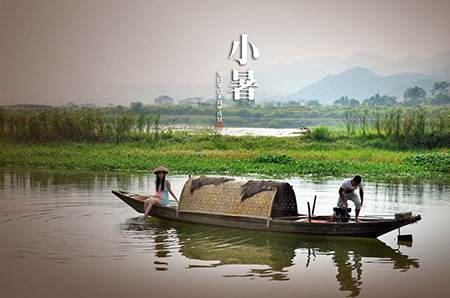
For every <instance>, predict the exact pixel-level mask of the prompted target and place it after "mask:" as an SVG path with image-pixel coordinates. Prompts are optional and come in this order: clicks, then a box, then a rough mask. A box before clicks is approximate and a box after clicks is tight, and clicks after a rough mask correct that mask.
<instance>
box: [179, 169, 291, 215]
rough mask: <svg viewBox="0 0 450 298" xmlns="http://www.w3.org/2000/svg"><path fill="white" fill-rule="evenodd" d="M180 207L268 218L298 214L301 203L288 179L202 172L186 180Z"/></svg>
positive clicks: (193, 210) (205, 211) (188, 209)
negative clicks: (246, 178) (221, 175)
mask: <svg viewBox="0 0 450 298" xmlns="http://www.w3.org/2000/svg"><path fill="white" fill-rule="evenodd" d="M286 193H289V195H286ZM285 197H286V198H285ZM274 207H276V209H277V210H273V209H274ZM280 208H281V209H280ZM282 209H286V210H284V211H283V210H282ZM294 209H295V210H294ZM178 210H179V211H180V212H197V213H209V214H221V215H232V216H246V217H256V218H265V219H266V218H268V217H271V216H273V214H274V213H276V215H277V216H283V215H292V214H294V213H295V214H296V213H297V205H296V201H295V194H294V192H293V190H292V188H291V186H290V185H289V184H288V183H281V182H274V181H263V180H260V181H254V180H250V181H241V180H239V181H238V180H234V179H230V178H223V177H220V178H213V177H205V176H201V177H196V178H190V179H189V180H188V181H187V182H186V184H185V185H184V188H183V191H182V193H181V198H180V204H179V209H178ZM280 210H281V211H280Z"/></svg>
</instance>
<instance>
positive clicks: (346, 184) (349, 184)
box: [341, 179, 363, 192]
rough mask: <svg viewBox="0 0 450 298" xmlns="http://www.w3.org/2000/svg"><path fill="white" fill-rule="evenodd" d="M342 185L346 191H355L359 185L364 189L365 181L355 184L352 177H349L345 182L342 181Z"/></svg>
mask: <svg viewBox="0 0 450 298" xmlns="http://www.w3.org/2000/svg"><path fill="white" fill-rule="evenodd" d="M341 187H342V189H343V190H344V191H346V192H350V191H354V190H355V189H357V188H358V187H359V189H361V190H363V183H362V181H361V183H360V184H359V185H358V186H353V185H352V179H347V180H344V182H342V185H341Z"/></svg>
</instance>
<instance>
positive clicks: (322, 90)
mask: <svg viewBox="0 0 450 298" xmlns="http://www.w3.org/2000/svg"><path fill="white" fill-rule="evenodd" d="M432 85H433V80H432V77H431V76H427V75H424V74H417V73H401V74H396V75H391V76H380V75H377V74H375V73H373V72H371V71H370V70H368V69H365V68H362V67H356V68H353V69H350V70H347V71H344V72H342V73H339V74H336V75H329V76H327V77H325V78H323V79H321V80H319V81H318V82H316V83H313V84H311V85H309V86H307V87H304V88H302V89H300V90H299V91H297V92H295V93H293V94H292V95H290V96H289V98H290V99H293V100H299V101H307V100H314V99H317V100H320V101H321V102H328V103H331V102H333V101H334V100H336V99H338V98H340V97H341V96H348V97H350V98H352V97H353V98H356V99H358V100H360V101H361V100H364V99H366V98H369V97H370V96H372V95H374V94H376V93H379V94H383V95H393V96H397V97H402V95H403V92H404V91H405V89H407V88H409V87H413V86H419V87H422V88H424V89H425V90H427V92H429V90H430V89H431V87H432Z"/></svg>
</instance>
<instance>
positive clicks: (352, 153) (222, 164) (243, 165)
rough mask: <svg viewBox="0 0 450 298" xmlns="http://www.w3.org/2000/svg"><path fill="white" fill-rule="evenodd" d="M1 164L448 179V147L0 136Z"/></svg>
mask: <svg viewBox="0 0 450 298" xmlns="http://www.w3.org/2000/svg"><path fill="white" fill-rule="evenodd" d="M0 146H1V148H2V150H1V151H0V166H2V167H33V168H60V169H88V170H107V171H113V170H120V171H148V170H150V169H152V168H154V167H156V166H158V165H159V164H164V165H166V166H168V167H169V168H170V169H171V170H172V171H173V172H174V173H179V174H219V175H249V174H251V175H253V174H254V175H261V176H266V177H287V176H316V177H343V176H348V175H354V174H356V173H358V174H361V175H364V176H365V177H366V179H374V180H380V179H398V180H403V179H408V180H410V179H414V180H433V181H437V182H450V175H449V174H450V173H449V169H450V152H449V151H448V150H442V149H440V150H413V151H411V150H388V149H380V148H368V147H364V146H361V145H359V144H358V143H352V142H347V141H346V140H337V141H335V142H317V141H310V140H303V139H298V138H274V137H229V136H221V135H209V134H205V135H190V134H187V133H175V134H172V135H164V137H163V138H161V140H159V141H158V142H155V143H147V142H133V143H120V144H114V143H95V144H94V143H74V142H70V143H54V144H29V143H28V144H24V143H21V142H9V141H3V142H2V143H0Z"/></svg>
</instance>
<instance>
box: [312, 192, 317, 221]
mask: <svg viewBox="0 0 450 298" xmlns="http://www.w3.org/2000/svg"><path fill="white" fill-rule="evenodd" d="M316 199H317V195H315V196H314V203H313V208H312V212H311V214H312V216H314V210H315V209H316Z"/></svg>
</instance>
